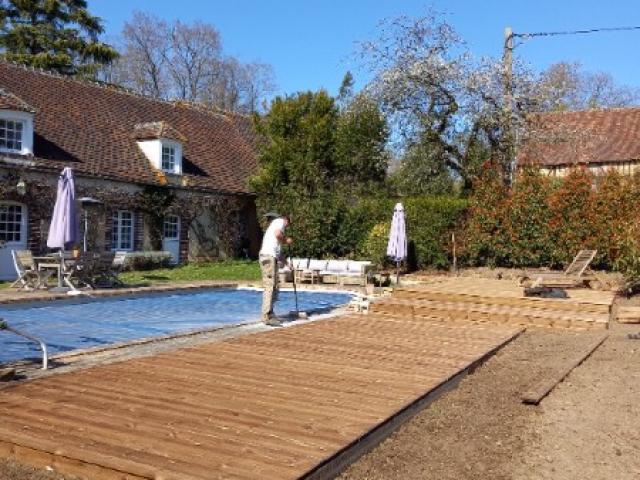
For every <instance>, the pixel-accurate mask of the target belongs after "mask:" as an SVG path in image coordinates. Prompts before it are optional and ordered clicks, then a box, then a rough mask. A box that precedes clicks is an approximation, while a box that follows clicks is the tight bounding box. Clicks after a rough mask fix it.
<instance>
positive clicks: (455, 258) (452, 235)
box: [451, 232, 458, 273]
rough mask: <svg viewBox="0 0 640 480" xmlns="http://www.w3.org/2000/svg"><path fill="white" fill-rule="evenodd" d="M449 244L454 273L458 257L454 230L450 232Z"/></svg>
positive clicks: (456, 268)
mask: <svg viewBox="0 0 640 480" xmlns="http://www.w3.org/2000/svg"><path fill="white" fill-rule="evenodd" d="M451 244H452V245H453V272H454V273H456V272H457V271H458V259H457V257H456V234H455V232H454V233H452V234H451Z"/></svg>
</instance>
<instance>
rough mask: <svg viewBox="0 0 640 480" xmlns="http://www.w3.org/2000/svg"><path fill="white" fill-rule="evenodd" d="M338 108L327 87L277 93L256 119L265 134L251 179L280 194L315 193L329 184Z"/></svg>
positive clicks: (261, 188)
mask: <svg viewBox="0 0 640 480" xmlns="http://www.w3.org/2000/svg"><path fill="white" fill-rule="evenodd" d="M337 120H338V109H337V108H336V106H335V102H334V100H333V98H332V97H331V96H329V94H327V92H325V91H323V90H322V91H319V92H316V93H313V92H302V93H298V94H296V95H292V96H289V97H276V98H275V99H274V100H273V102H272V103H271V108H270V109H269V111H268V112H267V114H266V115H264V116H263V117H262V118H258V119H257V130H258V133H259V134H260V135H261V136H262V137H263V138H264V139H265V141H264V142H263V143H262V146H261V148H260V152H259V160H260V169H259V170H258V173H257V174H256V176H255V177H254V178H253V179H252V182H251V183H252V186H253V188H254V189H255V190H256V192H257V193H259V194H262V195H264V196H266V197H278V196H279V195H281V194H282V192H283V190H284V189H288V188H290V189H291V190H293V191H295V192H297V193H298V194H302V195H306V196H313V195H316V194H317V193H318V192H320V191H323V190H325V189H326V188H328V187H329V186H330V185H331V183H332V180H333V175H334V172H335V131H336V124H337Z"/></svg>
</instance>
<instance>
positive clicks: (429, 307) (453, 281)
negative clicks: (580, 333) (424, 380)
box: [371, 277, 615, 330]
mask: <svg viewBox="0 0 640 480" xmlns="http://www.w3.org/2000/svg"><path fill="white" fill-rule="evenodd" d="M564 294H565V297H564V298H546V297H545V298H541V297H524V296H523V291H522V288H521V287H518V286H517V285H516V283H515V282H514V281H510V280H493V279H477V278H464V277H457V278H432V279H427V281H426V282H425V284H422V285H412V286H407V287H404V288H401V289H399V290H398V291H397V292H394V295H393V296H392V297H390V298H386V299H384V300H382V301H380V302H375V303H374V304H373V305H372V306H371V311H372V312H373V313H375V314H378V315H387V316H392V317H397V316H399V315H404V316H408V317H410V318H415V319H426V320H438V319H439V320H441V321H445V322H446V324H447V326H448V325H451V324H456V323H460V322H468V321H473V322H474V323H477V324H480V325H483V326H484V325H509V324H510V325H519V326H523V327H527V326H535V327H542V328H564V329H572V330H594V329H606V328H608V326H609V322H610V319H611V312H612V305H613V299H614V296H615V295H614V293H613V292H604V291H595V290H590V289H586V288H576V289H565V290H564Z"/></svg>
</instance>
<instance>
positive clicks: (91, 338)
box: [0, 289, 350, 363]
mask: <svg viewBox="0 0 640 480" xmlns="http://www.w3.org/2000/svg"><path fill="white" fill-rule="evenodd" d="M349 298H350V295H349V294H346V293H338V292H336V293H332V292H309V291H302V292H298V300H299V308H300V310H302V311H309V310H314V309H321V310H322V309H329V308H332V307H336V306H338V305H342V304H344V303H346V302H348V301H349ZM261 302H262V291H259V290H245V289H237V290H236V289H209V290H204V291H197V292H188V293H184V292H170V293H166V292H165V293H161V294H160V293H158V294H151V295H144V296H134V297H110V298H101V299H83V300H77V299H74V300H73V301H66V300H61V301H53V302H39V303H34V304H24V305H0V317H3V318H4V319H5V320H7V322H8V323H9V325H11V326H12V327H14V328H16V329H18V330H21V331H23V332H25V333H28V334H30V335H33V336H35V337H39V338H41V339H42V340H44V341H45V343H46V344H47V346H48V347H49V351H50V353H51V354H55V353H61V352H68V351H71V350H76V349H80V348H89V347H95V346H100V345H109V344H113V343H118V342H126V341H131V340H136V339H140V338H147V337H157V336H163V335H170V334H175V333H180V332H188V331H193V330H200V329H205V328H210V327H217V326H222V325H234V324H235V325H237V324H242V323H250V322H255V321H258V320H259V319H260V305H261ZM292 310H295V299H294V295H293V292H290V291H281V292H280V300H279V301H278V302H276V304H275V312H276V314H277V315H286V314H287V313H288V312H290V311H292ZM40 356H41V354H40V350H39V347H38V345H36V344H34V343H30V342H29V341H27V340H25V339H23V338H21V337H18V336H17V335H14V334H13V333H10V332H2V331H0V363H6V362H11V361H16V360H22V359H30V358H33V359H38V358H40Z"/></svg>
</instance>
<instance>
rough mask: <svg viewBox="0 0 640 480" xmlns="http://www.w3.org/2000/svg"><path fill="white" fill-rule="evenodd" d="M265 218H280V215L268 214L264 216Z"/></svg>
mask: <svg viewBox="0 0 640 480" xmlns="http://www.w3.org/2000/svg"><path fill="white" fill-rule="evenodd" d="M263 216H264V217H265V218H279V217H280V214H279V213H277V212H267V213H265V214H264V215H263Z"/></svg>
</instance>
